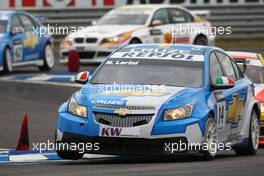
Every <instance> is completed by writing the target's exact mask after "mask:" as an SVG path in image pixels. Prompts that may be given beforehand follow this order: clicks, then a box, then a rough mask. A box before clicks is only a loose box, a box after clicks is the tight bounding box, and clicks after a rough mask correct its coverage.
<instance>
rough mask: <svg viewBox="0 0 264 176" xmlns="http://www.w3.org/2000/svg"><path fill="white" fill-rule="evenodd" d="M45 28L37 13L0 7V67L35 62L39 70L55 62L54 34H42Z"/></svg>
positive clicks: (50, 66)
mask: <svg viewBox="0 0 264 176" xmlns="http://www.w3.org/2000/svg"><path fill="white" fill-rule="evenodd" d="M43 29H45V28H44V27H43V26H42V25H41V24H40V23H39V22H38V21H37V20H36V19H35V18H34V17H32V16H31V15H30V14H28V13H26V12H21V11H0V71H4V72H5V73H10V72H12V68H13V67H18V66H26V65H35V66H38V67H39V69H40V70H49V69H51V68H52V67H53V66H54V55H53V51H52V37H51V36H50V35H42V36H41V35H39V34H40V31H41V30H43Z"/></svg>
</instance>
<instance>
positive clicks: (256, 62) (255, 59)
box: [227, 51, 264, 67]
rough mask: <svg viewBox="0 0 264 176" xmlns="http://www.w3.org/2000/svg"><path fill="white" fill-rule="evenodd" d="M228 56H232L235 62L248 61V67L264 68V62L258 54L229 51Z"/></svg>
mask: <svg viewBox="0 0 264 176" xmlns="http://www.w3.org/2000/svg"><path fill="white" fill-rule="evenodd" d="M227 54H228V55H229V56H231V57H232V58H233V59H234V60H235V61H237V62H241V61H243V60H244V61H246V63H247V64H248V65H253V66H260V67H263V66H264V60H263V58H262V59H261V58H260V57H262V56H259V54H258V53H253V52H242V51H227Z"/></svg>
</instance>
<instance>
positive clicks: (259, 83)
mask: <svg viewBox="0 0 264 176" xmlns="http://www.w3.org/2000/svg"><path fill="white" fill-rule="evenodd" d="M228 54H229V55H230V56H231V57H232V58H233V59H234V60H235V61H237V62H238V64H239V65H241V66H242V65H243V63H245V64H246V67H245V74H246V75H247V76H248V78H249V79H251V81H253V82H254V83H255V85H254V87H255V96H256V99H257V101H258V102H260V107H261V127H260V140H259V143H260V144H262V145H264V59H263V57H262V55H261V54H259V53H250V52H238V51H232V52H231V51H230V52H228Z"/></svg>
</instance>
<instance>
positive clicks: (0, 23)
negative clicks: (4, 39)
mask: <svg viewBox="0 0 264 176" xmlns="http://www.w3.org/2000/svg"><path fill="white" fill-rule="evenodd" d="M6 30H7V21H6V20H0V34H1V33H5V32H6Z"/></svg>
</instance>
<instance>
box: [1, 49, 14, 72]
mask: <svg viewBox="0 0 264 176" xmlns="http://www.w3.org/2000/svg"><path fill="white" fill-rule="evenodd" d="M3 66H4V70H3V72H4V73H11V72H12V70H13V68H12V54H11V51H10V49H9V48H6V49H5V50H4V63H3Z"/></svg>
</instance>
